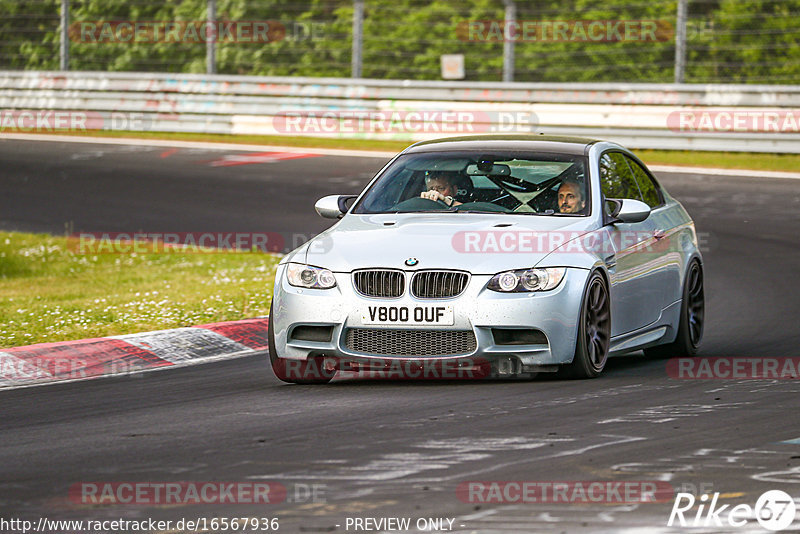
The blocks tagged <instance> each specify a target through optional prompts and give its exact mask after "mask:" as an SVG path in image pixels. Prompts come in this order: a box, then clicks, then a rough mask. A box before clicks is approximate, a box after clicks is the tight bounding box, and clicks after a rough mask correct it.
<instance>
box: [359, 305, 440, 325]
mask: <svg viewBox="0 0 800 534" xmlns="http://www.w3.org/2000/svg"><path fill="white" fill-rule="evenodd" d="M361 322H362V323H363V324H404V325H412V326H418V325H453V324H455V319H454V315H453V307H452V306H367V307H366V309H365V310H364V311H363V313H362V314H361Z"/></svg>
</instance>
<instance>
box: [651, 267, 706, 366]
mask: <svg viewBox="0 0 800 534" xmlns="http://www.w3.org/2000/svg"><path fill="white" fill-rule="evenodd" d="M704 320H705V292H704V289H703V268H702V267H701V266H700V262H699V261H697V260H693V261H692V263H691V265H690V266H689V271H688V272H687V274H686V281H685V282H684V283H683V301H682V302H681V316H680V321H679V322H678V335H677V336H676V337H675V341H673V342H672V343H668V344H666V345H657V346H655V347H651V348H649V349H644V354H645V356H647V357H649V358H658V359H664V358H686V357H691V356H694V355H695V354H697V348H698V347H699V346H700V342H701V341H702V340H703V323H704Z"/></svg>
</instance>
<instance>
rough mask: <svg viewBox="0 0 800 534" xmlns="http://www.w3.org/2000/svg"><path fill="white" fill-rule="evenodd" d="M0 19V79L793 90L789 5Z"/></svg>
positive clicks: (42, 2)
mask: <svg viewBox="0 0 800 534" xmlns="http://www.w3.org/2000/svg"><path fill="white" fill-rule="evenodd" d="M0 13H2V14H3V17H2V18H0V69H6V70H16V69H20V70H57V69H61V70H75V71H86V70H89V71H115V72H124V71H128V72H181V73H203V72H205V73H220V74H234V75H238V74H246V75H269V76H332V77H366V78H379V79H411V80H440V79H442V77H443V75H446V76H453V77H454V79H455V78H461V77H462V76H463V78H461V79H464V80H468V81H511V80H514V81H525V82H563V83H574V82H638V83H644V82H650V83H670V82H673V81H678V82H686V83H754V84H796V83H800V47H798V46H797V42H798V41H800V0H747V1H740V0H666V1H658V2H653V1H651V0H606V1H604V2H585V1H581V0H433V1H429V0H424V1H423V0H293V1H286V0H182V1H181V2H173V1H171V0H0ZM207 21H211V24H210V25H208V26H206V25H204V23H205V22H207ZM137 24H138V25H139V27H140V29H141V30H142V31H140V32H138V33H137V26H136V25H137ZM170 24H174V25H176V26H175V27H176V28H177V30H176V33H173V34H172V36H173V37H168V36H167V37H165V35H169V31H168V30H169V26H168V25H170ZM259 24H262V26H259ZM263 24H266V25H267V28H266V29H265V28H264V27H263ZM262 30H263V31H262ZM159 32H161V33H159ZM207 32H210V33H207ZM443 56H445V58H444V60H443ZM452 56H456V57H455V58H453V57H452ZM459 57H460V58H461V59H460V60H459ZM443 61H445V63H446V64H447V65H448V67H447V68H446V69H443V66H442V62H443ZM459 61H463V64H462V63H459Z"/></svg>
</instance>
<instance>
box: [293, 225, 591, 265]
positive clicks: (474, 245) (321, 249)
mask: <svg viewBox="0 0 800 534" xmlns="http://www.w3.org/2000/svg"><path fill="white" fill-rule="evenodd" d="M591 229H592V223H591V221H590V219H589V218H588V217H587V218H583V217H582V218H574V217H558V216H552V217H551V216H540V215H483V214H468V213H461V214H459V213H453V214H447V215H444V216H443V215H442V214H420V213H414V214H380V215H352V214H351V215H348V216H346V217H345V218H344V219H342V220H341V221H339V223H338V224H336V225H334V226H333V227H331V228H329V229H328V230H326V231H325V232H323V233H321V234H320V235H318V236H316V237H315V238H314V239H313V240H311V241H310V242H309V243H307V244H306V246H305V247H304V248H303V249H300V250H298V251H297V253H296V254H295V255H294V256H293V257H292V258H290V261H303V259H301V258H304V261H305V262H306V263H308V264H309V265H316V266H319V267H325V268H328V269H331V270H333V271H335V272H350V271H353V270H355V269H364V268H370V267H385V268H394V269H404V270H415V269H461V270H466V271H470V272H471V273H473V274H495V273H497V272H500V271H503V270H507V269H520V268H526V267H533V266H535V265H536V264H537V263H538V262H539V261H540V260H541V259H542V258H544V257H545V256H547V255H548V254H549V253H550V252H552V251H553V250H555V249H556V248H558V247H559V246H560V245H562V244H563V243H564V242H567V241H569V240H571V239H574V238H576V237H578V236H580V235H583V234H584V233H586V232H587V231H589V230H591ZM409 258H415V259H416V260H417V263H416V265H412V266H408V265H407V264H406V260H409Z"/></svg>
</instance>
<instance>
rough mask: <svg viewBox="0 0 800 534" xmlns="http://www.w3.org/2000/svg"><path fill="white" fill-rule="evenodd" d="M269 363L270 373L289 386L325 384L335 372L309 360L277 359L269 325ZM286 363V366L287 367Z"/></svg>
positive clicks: (315, 360) (273, 331) (318, 362)
mask: <svg viewBox="0 0 800 534" xmlns="http://www.w3.org/2000/svg"><path fill="white" fill-rule="evenodd" d="M269 317H270V323H271V322H272V317H273V315H272V305H271V304H270V307H269ZM268 338H269V361H270V363H271V364H272V372H273V373H275V376H277V377H278V379H279V380H282V381H283V382H288V383H289V384H327V383H328V382H330V381H331V379H332V378H333V375H335V374H336V371H326V370H325V368H324V366H323V365H322V361H321V359H320V360H317V359H312V358H309V359H308V360H306V361H297V360H286V359H285V358H279V357H278V351H277V350H276V348H275V330H273V328H272V324H270V325H269V335H268ZM287 363H288V365H287Z"/></svg>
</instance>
